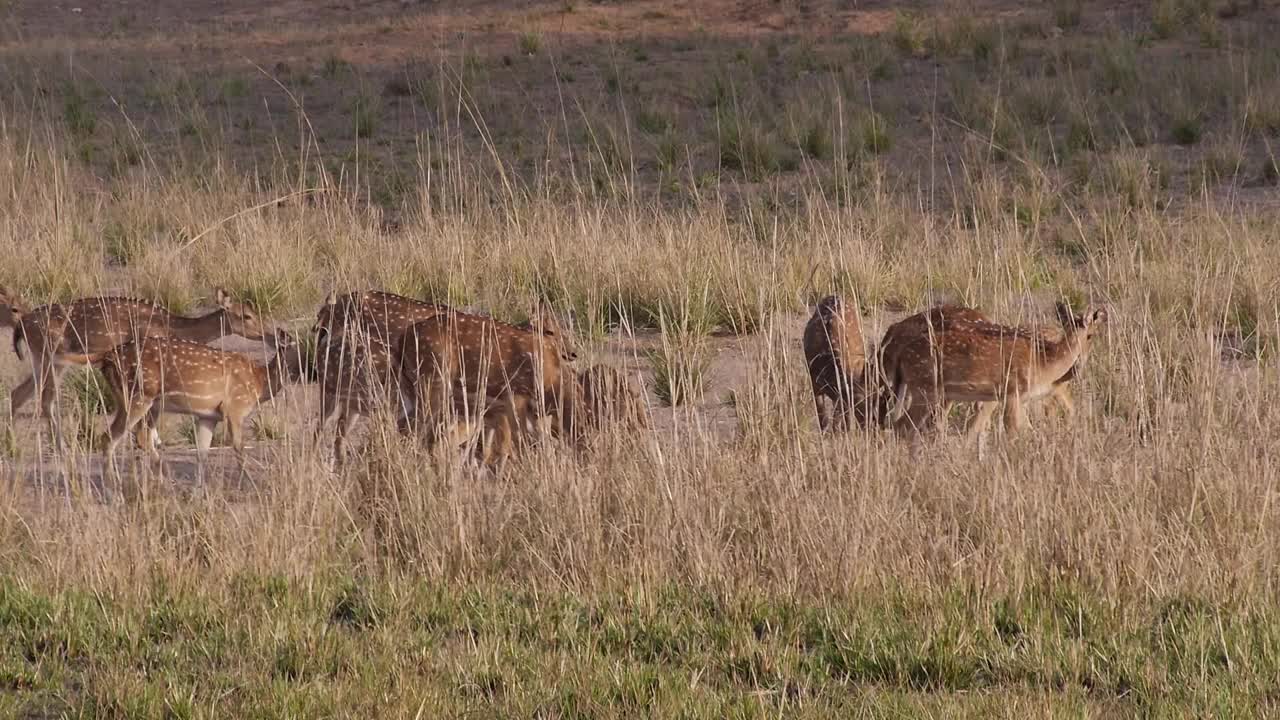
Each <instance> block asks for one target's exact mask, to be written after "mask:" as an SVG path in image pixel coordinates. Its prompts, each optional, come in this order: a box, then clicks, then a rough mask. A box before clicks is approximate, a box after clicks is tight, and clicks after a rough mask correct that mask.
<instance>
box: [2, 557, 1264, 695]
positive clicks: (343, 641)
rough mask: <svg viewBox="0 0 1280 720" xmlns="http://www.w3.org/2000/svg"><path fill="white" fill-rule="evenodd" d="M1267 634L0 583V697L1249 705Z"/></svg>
mask: <svg viewBox="0 0 1280 720" xmlns="http://www.w3.org/2000/svg"><path fill="white" fill-rule="evenodd" d="M357 588H360V589H357ZM980 597H981V599H979V598H980ZM374 598H377V599H376V600H375V599H374ZM1278 646H1280V615H1278V614H1277V612H1276V611H1275V609H1274V605H1270V604H1266V603H1263V604H1260V605H1258V606H1257V607H1254V608H1242V607H1226V606H1223V605H1219V604H1215V603H1212V602H1209V601H1207V600H1205V599H1203V598H1198V597H1193V596H1175V597H1169V598H1153V599H1151V600H1150V601H1148V602H1142V603H1138V604H1135V605H1131V606H1116V604H1115V603H1113V602H1110V601H1106V600H1104V599H1103V598H1102V597H1101V596H1099V595H1097V594H1095V593H1092V592H1089V591H1086V590H1082V589H1080V588H1076V587H1072V586H1065V585H1064V586H1056V587H1049V588H1040V589H1036V590H1030V591H1027V592H1026V593H1024V594H1021V595H1015V596H1003V597H985V596H979V595H976V594H973V593H970V592H964V591H961V590H955V591H943V592H933V593H931V594H930V597H927V598H926V597H914V596H912V595H909V594H905V593H898V592H894V591H880V592H877V593H875V594H870V595H864V596H858V597H854V598H848V599H845V600H802V599H793V598H786V597H779V596H771V595H767V594H755V593H752V592H750V591H746V592H742V593H740V594H735V595H726V594H723V593H720V592H717V591H712V590H708V589H702V588H696V587H688V586H660V587H655V588H649V589H648V590H647V591H646V592H644V593H625V592H616V593H609V592H606V593H596V594H590V593H589V594H579V593H571V592H558V593H556V592H553V593H545V592H537V593H535V592H532V591H529V590H524V589H520V588H517V587H504V586H485V585H481V586H472V587H463V586H459V585H457V584H453V583H449V584H434V583H424V582H414V581H412V580H404V581H392V580H377V581H370V582H366V583H364V584H363V585H357V584H355V583H353V582H352V581H351V580H344V579H331V580H317V579H310V580H306V581H290V580H285V579H283V578H279V577H274V576H272V577H242V578H239V579H237V580H235V581H234V582H232V583H230V584H229V586H225V587H209V588H203V589H197V590H184V591H181V592H178V591H174V590H169V589H166V588H165V587H164V585H163V584H162V583H160V584H153V586H152V587H151V588H149V589H145V590H140V591H136V592H135V593H132V594H113V593H110V592H99V591H89V590H88V589H84V590H78V589H68V590H63V591H53V590H49V589H45V588H41V587H33V586H28V585H25V584H22V583H19V582H17V581H15V580H13V579H4V580H0V685H2V686H3V688H4V693H3V694H4V696H5V698H6V699H5V701H4V702H5V703H6V704H5V705H4V707H5V709H6V711H8V712H11V713H13V714H15V715H17V716H25V717H39V716H50V715H54V716H56V715H63V716H71V717H83V716H103V715H107V716H116V717H218V716H221V717H228V716H235V717H247V716H254V717H281V716H294V715H315V714H324V715H327V714H333V713H337V714H339V715H343V716H348V714H351V715H354V714H365V715H369V714H372V715H375V716H377V715H404V714H408V715H412V714H413V713H414V712H416V711H418V710H419V709H421V708H426V709H428V710H429V711H430V712H431V713H432V714H433V715H435V716H456V715H458V714H467V713H470V714H475V713H479V714H481V715H489V716H495V715H501V716H517V717H534V716H538V715H540V714H544V713H551V714H552V715H554V716H557V717H587V716H589V717H634V716H636V715H645V716H652V717H672V716H680V717H689V718H719V717H767V716H778V715H783V716H787V717H812V718H817V717H831V716H834V715H846V716H847V715H850V714H852V713H855V712H858V711H867V710H874V711H875V712H877V713H887V712H888V713H892V712H897V713H899V714H906V715H910V716H920V715H932V714H934V713H937V712H941V713H943V714H947V715H950V714H956V713H958V714H960V715H963V716H975V717H976V716H981V715H982V713H983V710H984V709H985V710H987V711H991V710H995V709H999V708H1016V707H1031V706H1033V705H1034V706H1035V707H1037V708H1039V709H1040V710H1042V711H1045V710H1053V711H1054V713H1053V714H1059V713H1062V714H1077V715H1078V714H1081V713H1082V712H1083V713H1084V714H1096V713H1097V712H1099V711H1103V710H1107V711H1109V712H1110V713H1117V714H1119V715H1124V716H1135V715H1138V716H1168V717H1174V716H1185V715H1192V716H1204V715H1212V716H1219V717H1220V716H1223V715H1236V716H1254V715H1255V713H1257V712H1258V711H1259V709H1260V708H1264V707H1269V705H1268V703H1269V702H1271V701H1270V700H1269V698H1270V697H1271V694H1272V693H1273V692H1274V685H1275V678H1276V677H1277V676H1280V653H1278V652H1277V651H1276V648H1277V647H1278ZM184 709H185V710H184Z"/></svg>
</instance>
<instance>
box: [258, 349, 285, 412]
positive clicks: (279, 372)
mask: <svg viewBox="0 0 1280 720" xmlns="http://www.w3.org/2000/svg"><path fill="white" fill-rule="evenodd" d="M254 375H255V378H254V379H255V380H257V382H258V401H259V402H266V401H268V400H270V399H271V398H273V397H275V396H276V395H279V394H280V392H281V391H283V390H284V386H285V385H288V384H289V381H290V376H289V371H288V369H286V368H285V366H284V363H282V362H281V361H280V360H279V359H278V358H272V359H271V360H270V361H268V362H267V364H266V365H259V366H258V367H257V368H256V369H255V371H254Z"/></svg>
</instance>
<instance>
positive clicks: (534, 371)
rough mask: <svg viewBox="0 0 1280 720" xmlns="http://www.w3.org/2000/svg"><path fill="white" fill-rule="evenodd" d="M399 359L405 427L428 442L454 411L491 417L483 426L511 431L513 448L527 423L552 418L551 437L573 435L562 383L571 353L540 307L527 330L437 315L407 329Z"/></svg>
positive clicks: (438, 435)
mask: <svg viewBox="0 0 1280 720" xmlns="http://www.w3.org/2000/svg"><path fill="white" fill-rule="evenodd" d="M396 355H397V356H398V358H399V362H400V392H401V397H402V398H403V402H404V405H405V410H406V421H405V426H406V427H423V426H424V425H425V427H426V429H427V430H428V431H429V435H428V437H429V438H430V441H431V442H432V443H434V442H435V441H437V440H438V439H440V438H442V437H443V436H444V434H445V431H446V429H447V428H448V427H449V425H450V417H451V415H453V414H454V413H461V414H462V415H463V416H464V418H466V417H467V416H472V417H483V416H485V415H486V414H488V415H490V420H488V421H486V424H489V423H495V424H498V425H499V427H505V428H506V432H512V433H515V435H516V436H517V438H516V444H517V445H518V444H519V440H520V437H519V436H523V434H524V432H525V430H526V427H527V425H528V424H529V418H531V417H541V416H547V415H550V416H551V417H552V418H553V420H554V421H555V422H554V423H553V425H552V428H553V432H554V433H555V434H557V435H559V434H561V433H563V432H568V433H570V434H572V432H573V417H572V408H571V407H570V404H569V403H568V402H565V400H566V398H565V397H564V394H563V387H562V377H563V371H564V364H565V363H566V362H569V361H572V360H573V359H574V357H575V354H574V352H573V351H572V350H571V349H570V348H569V347H568V344H567V340H566V338H565V336H564V334H563V333H562V331H561V330H560V327H559V325H558V323H556V321H555V319H554V317H553V316H552V315H551V313H549V312H547V311H546V310H545V309H543V308H539V309H538V310H537V311H536V312H535V313H534V320H533V321H532V322H531V323H530V325H529V329H524V328H520V327H517V326H514V325H508V324H506V323H501V322H498V321H496V320H494V319H492V318H489V317H483V316H479V315H470V314H466V313H460V312H450V313H445V314H441V315H437V316H435V317H432V318H429V319H427V320H424V321H422V322H419V323H415V324H414V325H413V326H411V327H410V328H409V329H408V330H406V331H405V333H404V335H403V336H401V338H400V343H399V347H398V350H397V353H396ZM492 401H498V402H497V403H496V406H495V405H493V403H492ZM493 407H496V408H497V409H496V410H494V409H491V408H493ZM495 413H501V414H503V415H505V416H506V419H505V420H500V419H499V418H498V417H494V414H495ZM423 415H425V416H426V418H425V423H424V422H423V418H422V416H423Z"/></svg>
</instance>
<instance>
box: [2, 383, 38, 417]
mask: <svg viewBox="0 0 1280 720" xmlns="http://www.w3.org/2000/svg"><path fill="white" fill-rule="evenodd" d="M35 393H36V376H35V373H34V372H33V373H32V374H31V375H30V376H29V377H27V379H26V380H23V381H22V382H21V383H19V384H18V387H16V388H14V389H13V392H11V393H9V414H10V415H11V416H15V417H16V416H17V414H18V408H20V407H22V406H23V405H26V404H27V401H29V400H30V399H31V398H32V396H34V395H35Z"/></svg>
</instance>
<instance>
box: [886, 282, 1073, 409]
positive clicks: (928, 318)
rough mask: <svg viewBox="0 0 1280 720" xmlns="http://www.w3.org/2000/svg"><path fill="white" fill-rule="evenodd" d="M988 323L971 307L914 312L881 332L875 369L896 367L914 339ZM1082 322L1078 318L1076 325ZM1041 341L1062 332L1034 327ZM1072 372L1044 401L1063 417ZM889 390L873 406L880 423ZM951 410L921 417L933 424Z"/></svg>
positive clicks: (1069, 403) (1070, 406)
mask: <svg viewBox="0 0 1280 720" xmlns="http://www.w3.org/2000/svg"><path fill="white" fill-rule="evenodd" d="M957 322H958V323H988V324H989V323H991V322H992V321H991V318H989V317H987V315H986V314H985V313H983V312H982V311H980V310H976V309H974V308H969V307H964V306H962V305H937V306H935V307H932V308H929V309H928V310H926V311H924V312H921V313H916V314H915V315H912V316H910V317H907V318H904V319H902V320H899V321H898V322H896V323H894V324H892V325H890V326H889V329H888V330H886V331H885V333H884V337H883V338H882V339H881V341H880V348H879V351H878V353H877V362H878V367H880V368H884V367H886V366H888V365H896V364H897V356H898V355H899V354H900V353H901V352H902V349H903V348H906V347H910V346H911V344H912V342H913V341H914V340H915V338H918V337H920V336H931V335H932V334H935V333H939V332H943V331H945V330H946V329H947V328H948V327H950V326H951V325H952V324H954V323H957ZM1080 322H1082V320H1080V319H1079V318H1077V320H1076V321H1075V323H1076V324H1079V323H1080ZM1037 330H1038V331H1039V333H1040V335H1041V337H1042V338H1044V339H1045V340H1048V341H1054V340H1060V339H1061V338H1062V333H1061V331H1059V330H1056V329H1053V328H1048V327H1042V328H1037ZM1075 373H1076V369H1075V366H1074V365H1072V366H1071V369H1070V370H1068V371H1067V373H1066V374H1065V375H1063V376H1062V377H1060V378H1058V379H1057V380H1056V381H1055V382H1054V385H1053V392H1052V393H1050V394H1049V396H1048V398H1047V400H1048V402H1050V403H1057V404H1058V406H1059V407H1060V408H1061V409H1062V412H1063V414H1064V415H1066V416H1067V417H1068V418H1070V417H1071V416H1072V415H1073V414H1074V413H1075V403H1074V402H1073V401H1072V399H1071V388H1070V386H1069V385H1068V384H1067V383H1068V382H1069V381H1070V380H1071V379H1072V378H1074V377H1075ZM892 395H893V393H892V391H891V390H889V391H887V392H884V391H882V392H881V394H880V402H879V403H878V407H877V413H878V415H877V417H878V418H879V420H880V421H882V422H883V421H885V419H886V418H887V417H888V415H887V413H888V400H889V398H890V397H892ZM950 408H951V403H949V402H948V403H945V404H943V405H941V406H940V407H939V408H937V413H936V414H935V416H934V417H932V418H922V420H924V421H927V422H933V421H936V420H937V419H939V418H942V417H946V414H947V412H948V411H949V410H950Z"/></svg>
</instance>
